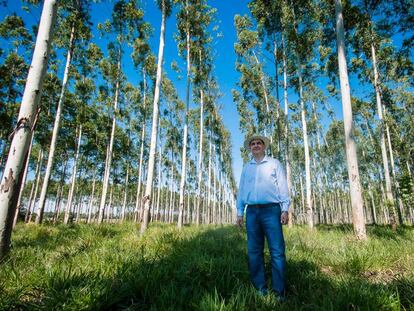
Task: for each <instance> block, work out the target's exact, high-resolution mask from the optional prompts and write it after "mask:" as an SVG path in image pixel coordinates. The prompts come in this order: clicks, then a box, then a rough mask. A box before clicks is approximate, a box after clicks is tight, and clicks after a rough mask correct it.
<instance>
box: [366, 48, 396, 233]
mask: <svg viewBox="0 0 414 311" xmlns="http://www.w3.org/2000/svg"><path fill="white" fill-rule="evenodd" d="M371 57H372V67H373V71H374V88H375V96H376V100H377V111H378V118H379V122H380V133H381V134H380V135H381V142H380V144H381V154H382V164H383V167H384V177H385V190H386V197H387V204H389V205H390V208H391V210H392V215H391V224H392V227H393V228H394V229H396V226H397V223H396V219H395V214H396V213H395V204H394V196H393V194H392V188H391V177H390V171H389V168H388V156H387V148H386V146H385V135H384V117H383V106H382V99H381V87H380V81H379V74H378V69H377V58H376V53H375V47H374V43H373V42H371Z"/></svg>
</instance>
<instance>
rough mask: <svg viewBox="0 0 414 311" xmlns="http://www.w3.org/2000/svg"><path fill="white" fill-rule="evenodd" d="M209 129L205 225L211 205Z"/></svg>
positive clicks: (208, 220)
mask: <svg viewBox="0 0 414 311" xmlns="http://www.w3.org/2000/svg"><path fill="white" fill-rule="evenodd" d="M211 135H212V134H211V129H210V135H209V139H208V146H209V147H208V180H207V206H206V215H208V216H207V219H206V223H210V221H211V220H210V203H211V175H212V174H211V157H212V151H211V149H212V143H211Z"/></svg>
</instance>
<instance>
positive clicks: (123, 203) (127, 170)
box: [121, 164, 129, 222]
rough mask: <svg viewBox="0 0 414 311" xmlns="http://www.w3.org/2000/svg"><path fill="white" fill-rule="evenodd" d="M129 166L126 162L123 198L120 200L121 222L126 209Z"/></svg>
mask: <svg viewBox="0 0 414 311" xmlns="http://www.w3.org/2000/svg"><path fill="white" fill-rule="evenodd" d="M128 178H129V166H128V164H127V169H126V176H125V190H124V200H123V202H122V210H121V222H123V221H124V220H125V209H126V202H127V197H128V181H129V179H128Z"/></svg>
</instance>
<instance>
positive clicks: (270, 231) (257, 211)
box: [237, 135, 290, 300]
mask: <svg viewBox="0 0 414 311" xmlns="http://www.w3.org/2000/svg"><path fill="white" fill-rule="evenodd" d="M268 145H269V140H268V139H267V138H266V137H264V136H260V135H255V136H251V137H249V138H248V139H246V141H245V142H244V146H245V148H247V149H249V150H250V152H251V154H252V156H253V158H252V159H251V161H249V162H247V164H246V165H245V166H244V167H243V171H242V174H241V177H240V184H239V194H238V197H237V224H238V225H239V226H242V225H243V214H244V210H245V208H246V229H247V249H248V259H249V260H248V262H249V272H250V279H251V281H252V283H253V285H254V287H255V288H256V289H257V290H258V291H259V294H261V295H266V294H267V287H266V280H265V269H264V257H263V250H264V237H266V240H267V243H268V247H269V251H270V256H271V265H272V289H273V290H274V291H275V292H276V294H277V295H278V299H279V300H284V299H285V265H286V257H285V241H284V238H283V231H282V225H285V224H287V222H288V218H289V216H288V209H289V203H290V199H289V191H288V187H287V181H286V175H285V173H284V170H283V168H282V165H281V164H280V162H279V161H278V160H276V159H273V158H271V157H268V156H266V154H265V150H266V147H267V146H268ZM246 206H247V207H246Z"/></svg>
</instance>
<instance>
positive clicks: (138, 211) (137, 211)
mask: <svg viewBox="0 0 414 311" xmlns="http://www.w3.org/2000/svg"><path fill="white" fill-rule="evenodd" d="M142 80H143V93H144V94H143V106H144V111H145V109H146V102H147V101H146V99H147V76H146V71H145V68H143V69H142ZM145 120H146V117H145V113H144V115H143V124H142V128H141V147H140V151H139V165H138V184H137V197H136V201H135V215H134V217H135V222H138V220H140V219H141V217H142V214H143V211H142V205H141V185H142V162H143V160H144V142H145V126H146V122H145Z"/></svg>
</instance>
